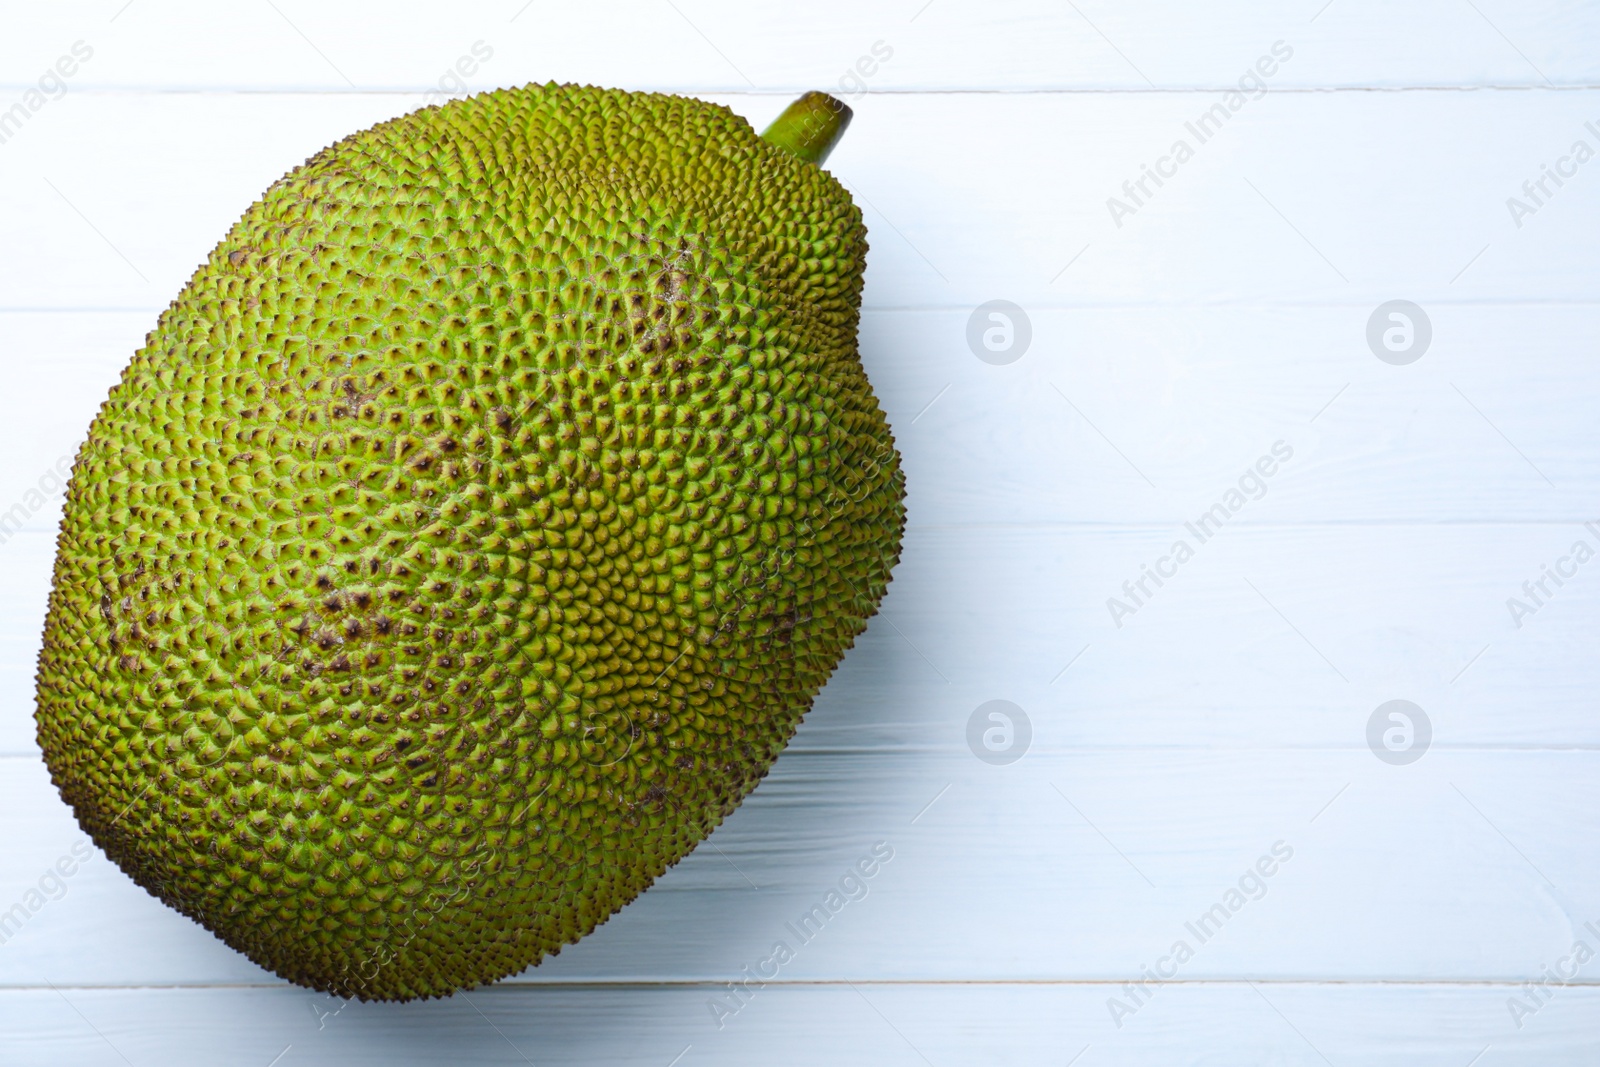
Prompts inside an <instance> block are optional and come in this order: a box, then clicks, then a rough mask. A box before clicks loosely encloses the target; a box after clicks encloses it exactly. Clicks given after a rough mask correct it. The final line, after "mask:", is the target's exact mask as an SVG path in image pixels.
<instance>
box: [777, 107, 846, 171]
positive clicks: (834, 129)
mask: <svg viewBox="0 0 1600 1067" xmlns="http://www.w3.org/2000/svg"><path fill="white" fill-rule="evenodd" d="M852 114H853V112H851V110H850V108H849V106H848V105H847V104H846V103H845V102H844V101H843V100H839V99H837V98H835V97H832V96H829V95H828V94H827V93H819V92H810V93H806V94H805V95H804V96H802V97H800V99H798V100H796V101H795V102H794V103H792V104H790V105H789V106H788V107H786V108H784V109H783V114H781V115H779V116H778V117H777V118H775V119H773V120H772V125H771V126H768V127H767V128H766V130H764V131H763V132H762V134H761V139H762V140H763V141H768V142H770V143H772V144H775V145H777V146H778V147H779V148H783V149H787V150H788V151H790V152H793V153H794V154H795V155H797V156H799V157H800V158H801V159H803V160H805V161H806V162H807V163H815V164H817V166H819V167H820V166H821V165H822V162H823V160H825V159H827V158H828V153H830V152H832V151H833V146H834V145H836V144H838V143H839V138H841V137H843V136H844V131H845V128H846V127H848V126H849V125H850V117H851V115H852Z"/></svg>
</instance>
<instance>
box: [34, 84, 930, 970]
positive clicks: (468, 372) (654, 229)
mask: <svg viewBox="0 0 1600 1067" xmlns="http://www.w3.org/2000/svg"><path fill="white" fill-rule="evenodd" d="M864 237H865V231H864V229H863V226H862V223H861V217H860V213H859V212H858V211H857V209H856V208H855V207H854V205H853V204H852V203H851V200H850V198H849V196H848V195H847V194H846V192H845V191H844V190H843V189H842V188H841V187H840V186H839V184H838V183H837V182H836V181H834V180H833V179H832V178H831V177H829V176H828V175H827V174H826V173H824V172H823V171H821V170H820V169H819V168H817V167H815V166H813V165H811V164H809V163H805V162H802V161H800V160H798V159H795V158H793V157H791V156H789V155H788V154H787V153H785V152H783V151H782V150H780V149H777V148H774V147H772V146H771V145H769V144H767V143H766V142H764V141H762V140H761V139H759V138H758V137H757V136H756V135H755V133H754V132H753V131H752V130H751V129H750V127H749V126H748V124H746V123H745V122H744V120H742V119H740V118H738V117H737V116H735V115H733V114H732V113H731V112H729V111H727V110H726V109H724V108H721V107H717V106H713V105H710V104H706V103H701V102H697V101H693V100H686V99H681V98H675V97H670V96H661V95H651V94H632V93H624V92H614V91H604V90H598V89H591V88H576V87H557V86H547V87H542V88H541V87H528V88H525V89H519V90H507V91H501V92H495V93H490V94H487V95H483V96H478V97H474V98H471V99H467V100H463V101H458V102H454V103H451V104H448V105H446V106H444V107H442V108H431V109H427V110H423V111H419V112H416V113H414V114H411V115H407V116H405V117H403V118H400V119H396V120H394V121H391V122H386V123H383V124H382V125H379V126H376V127H373V128H372V129H369V130H366V131H364V132H362V133H358V134H356V135H354V136H352V137H350V138H348V139H346V140H344V141H341V142H339V143H338V144H336V145H334V146H332V147H331V148H329V149H327V150H325V151H323V152H322V153H320V154H318V155H317V156H316V157H314V158H313V159H311V160H309V161H308V162H307V163H306V164H305V165H304V166H302V167H300V168H299V169H297V170H295V171H293V172H291V173H290V174H289V175H287V176H286V177H284V178H283V179H282V180H280V181H279V182H278V183H277V184H275V185H274V186H273V187H272V188H271V189H269V190H268V191H267V193H266V194H265V195H264V196H263V197H262V199H261V200H259V201H258V202H257V203H255V204H254V205H253V206H251V207H250V209H249V210H248V211H247V212H246V213H245V215H244V217H243V219H242V220H241V221H240V222H239V223H238V224H237V225H236V226H235V227H234V228H233V230H232V231H231V232H230V233H229V234H228V236H227V238H226V239H225V240H223V241H222V243H221V244H220V245H218V246H217V248H216V250H215V251H214V252H213V253H212V254H211V256H210V258H209V260H208V261H207V262H206V263H205V264H204V265H203V266H202V267H201V268H200V270H199V271H198V272H197V273H196V274H195V276H194V278H193V279H192V280H191V281H190V282H189V285H188V287H187V288H186V289H185V290H184V291H183V293H182V294H181V295H180V296H179V297H178V299H177V300H176V301H175V302H174V303H173V304H172V306H171V307H170V308H169V309H168V310H167V311H166V312H165V313H164V314H163V315H162V316H161V318H160V321H159V323H158V325H157V328H156V330H155V331H154V332H153V333H152V334H151V335H150V336H149V338H148V340H147V343H146V345H145V347H144V348H142V349H141V350H140V351H139V352H138V353H137V354H136V355H135V356H134V358H133V361H132V364H131V366H130V367H129V368H128V370H127V371H126V373H125V374H124V375H123V378H122V380H121V382H120V384H118V385H117V386H116V387H115V388H114V389H113V390H112V392H111V395H110V398H109V400H107V402H106V403H105V405H104V406H103V407H102V408H101V410H100V413H99V415H98V417H97V418H96V419H95V422H94V425H93V427H92V429H91V431H90V434H89V438H88V441H87V443H86V444H85V445H84V446H83V449H82V450H81V452H80V453H79V456H78V459H77V465H76V468H75V470H74V473H73V477H72V481H71V486H70V489H69V491H68V494H67V503H66V511H65V518H64V521H63V524H62V529H61V534H60V541H59V549H58V555H57V560H56V568H55V583H54V589H53V592H52V594H51V597H50V606H49V615H48V619H47V621H46V626H45V635H44V646H43V651H42V653H41V654H40V658H39V672H38V710H37V716H36V717H37V721H38V736H39V743H40V745H41V746H42V747H43V749H44V753H45V758H46V760H47V762H48V764H49V767H50V772H51V776H52V778H53V779H54V781H55V782H56V784H57V785H58V786H59V788H60V790H61V793H62V795H63V796H64V797H65V799H66V800H67V801H68V802H69V803H70V804H71V805H72V807H73V809H74V811H75V812H76V814H77V817H78V820H79V822H80V823H81V824H82V825H83V827H84V828H85V830H87V831H88V833H89V834H90V835H91V836H92V837H93V838H94V840H95V841H96V842H97V843H99V844H100V845H101V847H103V848H104V849H105V851H106V852H107V854H109V855H110V856H111V857H112V858H113V859H114V860H115V861H116V862H117V863H118V864H119V865H120V866H121V867H122V868H123V870H125V871H127V872H128V874H129V875H130V876H131V877H132V878H133V879H134V880H135V881H137V882H138V883H139V884H140V885H142V886H144V887H145V888H146V889H147V890H149V891H150V892H151V893H153V894H155V895H157V896H159V897H160V898H161V899H162V900H164V901H166V902H167V903H168V904H171V905H172V906H173V907H175V908H177V909H178V910H179V911H181V912H183V913H184V914H186V915H189V916H192V917H193V918H195V919H197V920H199V921H200V922H202V923H203V924H205V925H206V926H207V927H209V928H210V929H211V930H213V931H214V932H216V934H217V935H218V936H220V937H221V938H222V939H223V940H224V941H226V942H227V943H228V944H230V945H232V946H234V947H235V948H237V949H238V950H240V951H241V952H243V953H245V954H246V955H247V956H249V957H250V958H251V959H253V960H255V961H256V962H258V963H260V964H261V965H263V966H265V967H268V968H270V969H272V970H274V971H276V972H277V973H279V974H280V975H283V976H284V977H286V978H288V979H290V980H292V981H295V982H299V983H302V984H305V985H309V986H312V987H315V988H318V989H322V990H327V991H330V992H334V993H338V994H341V995H349V996H358V997H362V998H368V999H406V998H411V997H418V996H434V995H444V994H448V993H450V992H453V991H455V990H457V989H460V988H466V987H471V986H473V985H476V984H479V983H483V982H488V981H492V980H495V979H497V978H500V977H503V976H505V975H509V974H513V973H515V972H517V971H520V970H522V969H523V968H524V967H526V966H528V965H529V964H532V963H535V962H537V961H538V960H539V959H540V958H541V957H542V956H544V955H546V954H549V953H553V952H556V951H558V950H559V948H560V946H562V945H563V944H566V943H569V942H572V941H574V940H576V939H577V938H579V937H581V936H582V935H583V934H585V933H586V932H588V931H589V930H591V929H592V928H593V927H594V926H595V925H596V924H598V923H599V922H601V921H603V920H604V919H605V918H606V917H607V916H609V915H610V914H611V913H613V912H614V911H616V909H618V908H619V907H621V906H622V905H623V904H625V903H627V902H628V901H629V900H631V899H632V898H633V897H635V896H636V895H637V894H638V893H639V892H640V891H641V890H643V889H644V888H645V887H646V886H648V885H649V884H650V882H651V881H652V880H653V879H654V878H656V877H657V876H658V875H659V874H661V872H662V871H663V870H665V869H666V868H667V867H668V866H670V865H671V864H673V863H675V862H676V861H677V860H678V859H680V858H681V857H682V856H683V855H684V854H685V853H687V852H688V851H689V850H690V849H692V848H693V847H694V845H695V844H696V843H697V842H698V841H700V840H701V839H702V838H703V837H705V836H706V834H708V833H709V832H710V831H711V829H712V828H713V827H714V826H716V825H717V823H718V822H720V821H721V819H722V818H723V817H724V816H725V815H726V814H727V813H728V812H729V811H731V810H732V809H733V808H734V807H735V806H736V805H737V804H738V803H739V802H740V800H741V799H742V798H743V797H744V796H745V795H746V794H747V793H749V791H750V790H751V789H752V788H753V787H754V786H755V784H756V783H757V781H758V780H759V779H760V778H761V777H762V776H763V775H764V774H765V773H766V770H767V767H768V765H769V764H770V763H771V762H772V760H773V759H774V758H775V757H776V756H777V754H778V752H779V751H780V750H781V749H782V747H783V745H784V744H785V742H786V741H787V740H788V738H789V737H790V735H791V734H792V733H793V731H794V729H795V727H796V725H797V724H798V723H799V721H800V718H801V716H802V715H803V714H804V713H805V711H806V710H807V709H808V708H809V706H810V704H811V701H812V698H813V697H814V696H815V694H816V693H817V691H818V689H819V688H820V687H821V686H822V684H823V682H824V681H825V680H826V679H827V677H828V676H829V674H830V673H831V672H832V670H833V669H834V667H835V666H836V664H837V663H838V661H839V659H840V657H841V656H842V655H843V653H844V651H845V650H846V649H847V648H848V647H850V645H851V644H852V643H853V640H854V638H855V636H856V635H857V634H859V633H860V632H861V631H862V629H863V628H864V627H865V625H866V621H867V619H868V617H869V616H870V615H872V614H873V613H874V612H875V611H876V609H877V604H878V602H879V600H880V599H881V597H882V595H883V593H884V590H885V587H886V584H887V582H888V580H889V574H890V569H891V567H892V566H893V564H894V562H895V561H896V559H897V558H898V552H899V543H900V536H901V532H902V528H903V521H904V511H903V508H902V503H901V501H902V497H903V495H904V494H903V479H902V476H901V473H900V468H899V459H898V456H897V454H896V453H895V450H894V446H893V442H892V439H891V437H890V434H889V431H888V427H887V425H886V423H885V420H884V417H883V414H882V412H881V411H880V409H879V407H878V405H877V402H876V400H875V399H874V397H873V394H872V391H871V388H870V386H869V385H868V382H867V379H866V377H865V374H864V372H863V369H862V366H861V364H860V361H859V358H858V356H857V352H856V347H855V337H856V326H857V319H858V314H859V305H860V294H861V274H862V268H863V265H864V255H865V251H866V244H865V240H864Z"/></svg>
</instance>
